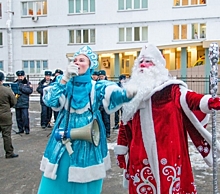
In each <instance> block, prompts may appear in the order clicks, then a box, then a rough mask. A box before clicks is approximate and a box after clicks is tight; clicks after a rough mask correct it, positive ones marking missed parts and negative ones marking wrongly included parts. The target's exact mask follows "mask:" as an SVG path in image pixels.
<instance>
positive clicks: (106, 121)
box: [99, 70, 111, 138]
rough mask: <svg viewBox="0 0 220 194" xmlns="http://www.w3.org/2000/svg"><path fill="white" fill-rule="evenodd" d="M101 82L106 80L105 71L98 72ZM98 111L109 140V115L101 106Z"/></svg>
mask: <svg viewBox="0 0 220 194" xmlns="http://www.w3.org/2000/svg"><path fill="white" fill-rule="evenodd" d="M102 80H108V78H107V76H106V72H105V70H100V71H99V81H102ZM99 110H100V112H101V115H102V120H103V123H104V125H105V129H106V137H107V138H110V135H111V124H110V115H109V114H108V113H107V112H106V111H105V109H104V107H103V105H102V104H101V105H100V107H99Z"/></svg>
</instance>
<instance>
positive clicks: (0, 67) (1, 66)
mask: <svg viewBox="0 0 220 194" xmlns="http://www.w3.org/2000/svg"><path fill="white" fill-rule="evenodd" d="M0 70H1V71H4V68H3V61H0Z"/></svg>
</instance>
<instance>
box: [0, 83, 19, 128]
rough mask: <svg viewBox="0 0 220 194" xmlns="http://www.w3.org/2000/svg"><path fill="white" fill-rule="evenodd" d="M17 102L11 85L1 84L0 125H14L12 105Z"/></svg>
mask: <svg viewBox="0 0 220 194" xmlns="http://www.w3.org/2000/svg"><path fill="white" fill-rule="evenodd" d="M16 102H17V99H16V98H15V95H14V94H13V92H12V90H11V88H10V87H6V86H3V85H2V84H0V115H1V116H0V125H12V113H11V109H10V108H11V107H13V106H14V105H15V104H16Z"/></svg>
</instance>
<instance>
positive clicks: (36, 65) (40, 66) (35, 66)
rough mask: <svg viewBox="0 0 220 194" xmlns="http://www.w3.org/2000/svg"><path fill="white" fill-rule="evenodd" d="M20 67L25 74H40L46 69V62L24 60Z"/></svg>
mask: <svg viewBox="0 0 220 194" xmlns="http://www.w3.org/2000/svg"><path fill="white" fill-rule="evenodd" d="M22 65H23V70H24V71H25V72H26V73H27V74H36V73H37V74H40V73H41V72H42V71H43V70H45V69H48V62H47V60H30V61H28V60H25V61H22Z"/></svg>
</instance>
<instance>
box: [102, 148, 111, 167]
mask: <svg viewBox="0 0 220 194" xmlns="http://www.w3.org/2000/svg"><path fill="white" fill-rule="evenodd" d="M103 161H104V164H105V170H106V171H107V170H109V169H111V158H110V152H108V154H107V156H106V157H105V158H104V159H103Z"/></svg>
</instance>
